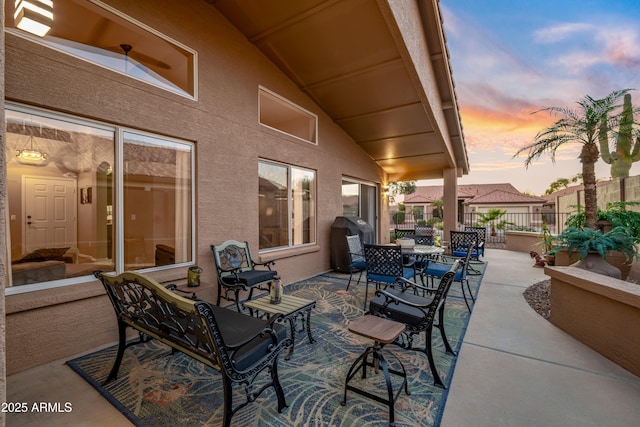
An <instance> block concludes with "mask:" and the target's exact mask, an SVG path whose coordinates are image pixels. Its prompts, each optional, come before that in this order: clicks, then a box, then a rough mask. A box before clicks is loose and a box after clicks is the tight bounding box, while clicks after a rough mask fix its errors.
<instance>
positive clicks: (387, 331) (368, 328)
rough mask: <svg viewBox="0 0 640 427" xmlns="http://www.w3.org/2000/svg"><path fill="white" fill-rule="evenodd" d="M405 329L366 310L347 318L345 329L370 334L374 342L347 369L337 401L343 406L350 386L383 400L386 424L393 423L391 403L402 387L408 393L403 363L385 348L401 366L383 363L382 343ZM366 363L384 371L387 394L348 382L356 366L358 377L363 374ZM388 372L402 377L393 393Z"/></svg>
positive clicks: (391, 340)
mask: <svg viewBox="0 0 640 427" xmlns="http://www.w3.org/2000/svg"><path fill="white" fill-rule="evenodd" d="M404 330H405V325H404V324H402V323H398V322H394V321H393V320H389V319H385V318H383V317H378V316H374V315H371V314H367V315H365V316H363V317H361V318H359V319H358V320H356V321H354V322H351V324H350V325H349V331H351V332H353V333H354V334H357V335H360V336H363V337H366V338H370V339H372V340H373V341H374V344H373V345H372V346H370V347H367V349H366V350H365V352H364V353H362V354H361V355H360V357H358V358H357V359H356V361H355V362H353V364H352V365H351V368H349V372H348V373H347V378H346V380H345V383H344V399H343V400H342V402H340V404H341V405H342V406H345V405H346V404H347V390H351V391H353V392H356V393H358V394H360V395H362V396H365V397H368V398H370V399H373V400H375V401H377V402H380V403H384V404H386V405H388V406H389V425H391V426H394V425H395V411H394V404H395V401H396V400H398V396H400V393H401V392H402V389H403V388H404V391H405V393H406V394H407V396H408V395H409V394H410V393H409V386H408V384H407V372H406V371H405V369H404V365H403V364H402V362H401V361H400V359H398V357H397V356H396V355H395V354H393V353H392V352H390V351H387V353H388V354H390V355H392V356H393V357H394V358H395V359H396V360H397V361H398V363H399V364H400V368H401V370H395V369H390V368H389V366H388V365H387V361H386V359H385V357H384V355H383V353H382V347H384V345H385V344H390V343H392V342H394V341H395V340H396V338H398V336H399V335H400V334H401V333H403V332H404ZM370 354H371V355H372V360H371V361H370V362H369V361H368V360H367V359H368V357H369V355H370ZM367 366H371V367H373V368H374V372H375V373H377V372H378V369H379V368H382V372H383V374H384V379H385V382H386V386H387V396H388V397H387V398H386V399H385V398H383V397H380V396H378V395H376V394H372V393H370V392H368V391H366V390H364V389H362V388H358V387H355V386H353V385H349V382H350V381H351V380H352V379H353V377H354V376H355V375H356V374H357V373H358V371H359V370H360V369H362V379H365V378H366V377H367ZM391 374H394V375H397V376H399V377H402V378H403V381H402V385H401V386H400V387H398V391H397V393H396V394H395V396H394V394H393V386H392V384H391Z"/></svg>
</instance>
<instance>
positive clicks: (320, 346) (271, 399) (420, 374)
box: [67, 264, 486, 427]
mask: <svg viewBox="0 0 640 427" xmlns="http://www.w3.org/2000/svg"><path fill="white" fill-rule="evenodd" d="M476 267H480V269H481V270H482V271H484V268H486V264H484V265H479V266H478V265H476ZM348 278H349V276H348V275H346V274H340V273H327V274H322V275H319V276H316V277H313V278H311V279H309V280H304V281H301V282H298V283H294V284H290V285H288V286H286V288H285V292H286V293H290V294H292V295H296V296H298V297H301V298H307V299H312V300H316V301H317V304H316V307H315V309H314V310H313V312H312V315H311V328H312V334H313V337H314V338H315V340H316V342H315V343H314V344H309V341H308V338H307V336H306V333H301V334H299V335H297V339H296V347H295V351H294V353H293V356H292V357H291V360H288V361H287V360H284V357H283V356H281V357H280V358H279V361H278V373H279V377H280V381H281V383H282V386H283V388H284V392H285V396H286V399H287V404H288V408H286V409H285V410H284V411H283V413H278V411H277V403H276V397H275V395H274V392H273V389H270V390H268V391H266V392H265V393H263V395H262V396H261V397H260V398H259V399H258V401H257V402H254V403H252V404H250V405H248V406H247V407H245V408H243V409H241V410H240V411H239V412H238V413H236V414H235V415H234V416H233V418H232V425H234V426H242V427H247V426H283V427H285V426H286V427H291V426H353V427H360V426H364V425H366V426H382V425H388V422H389V421H388V417H389V411H388V407H387V406H386V405H384V404H381V403H377V402H375V401H373V400H371V399H368V398H366V397H363V396H360V395H358V394H356V393H353V392H351V391H350V392H348V395H347V404H346V406H342V405H341V404H340V402H341V401H342V399H343V396H344V381H345V377H346V374H347V371H348V369H349V367H350V366H351V364H352V363H353V361H354V360H355V359H356V358H357V357H358V356H359V355H360V354H361V353H362V352H363V351H364V349H365V348H366V347H368V346H369V345H371V344H372V343H371V341H368V340H367V339H365V338H363V337H360V336H357V335H355V334H352V333H350V332H349V331H348V330H347V325H348V324H349V322H351V321H353V320H355V319H357V318H359V317H361V316H362V315H363V310H362V305H363V299H364V288H365V286H364V281H365V279H364V277H363V279H362V281H361V283H360V285H358V286H356V285H355V282H353V283H352V284H351V287H350V289H349V292H346V291H345V288H346V285H347V280H348ZM469 278H470V282H471V288H472V289H473V291H474V295H475V294H476V293H477V291H478V287H479V286H480V282H481V280H482V275H475V276H469ZM369 292H370V295H371V292H372V291H371V289H370V290H369ZM445 313H446V319H445V328H446V331H447V335H448V337H449V341H450V343H451V346H452V347H453V348H454V350H456V352H457V351H458V349H459V347H460V345H461V342H462V338H463V336H464V333H465V330H466V326H467V322H468V319H469V312H468V311H467V308H466V306H465V304H464V300H463V299H462V294H461V291H460V284H459V283H454V284H453V285H452V287H451V291H450V293H449V297H448V298H447V302H446V309H445ZM114 325H115V324H114ZM433 337H434V339H433V343H434V351H433V353H434V358H435V361H436V365H437V367H438V369H439V370H440V375H441V377H442V380H443V381H444V383H445V384H447V385H449V384H450V382H451V376H452V374H453V370H454V367H455V362H456V357H455V356H451V355H448V354H446V353H445V351H444V346H443V343H442V340H441V337H440V333H439V332H438V331H437V330H434V333H433ZM116 349H117V346H113V347H109V348H107V349H104V350H101V351H98V352H95V353H92V354H89V355H86V356H83V357H80V358H77V359H74V360H71V361H69V362H67V363H68V365H69V366H70V367H71V368H72V369H73V370H74V371H76V372H77V373H78V374H79V375H81V376H82V377H83V378H84V379H85V380H86V381H87V382H89V383H90V384H91V385H92V386H93V387H95V388H96V389H97V390H98V391H99V392H100V393H101V394H102V395H103V396H104V397H105V398H107V399H108V400H109V402H111V403H112V404H113V405H114V406H115V407H116V408H117V409H118V410H119V411H121V412H122V413H123V414H124V415H125V416H126V417H127V418H128V419H129V420H131V422H132V423H133V424H135V425H136V426H172V427H176V426H218V425H221V424H222V398H223V395H222V387H221V385H222V380H221V377H220V374H219V373H218V372H217V371H215V370H213V369H211V368H209V367H207V366H205V365H203V364H202V363H200V362H197V361H195V360H194V359H192V358H191V357H189V356H185V355H184V354H181V353H176V354H174V355H172V354H171V351H170V349H169V347H167V346H165V345H164V344H162V343H159V342H157V341H150V342H148V343H145V344H140V345H135V346H131V347H129V348H128V349H127V350H126V351H125V356H124V359H123V362H122V365H121V367H120V372H119V376H118V379H117V380H115V381H111V382H110V383H109V384H107V385H106V386H102V385H101V384H102V382H103V381H104V380H105V378H106V377H107V374H108V373H109V370H110V369H111V366H112V364H113V360H114V358H115V353H116ZM387 350H389V351H391V352H393V353H394V354H395V355H396V356H398V358H399V359H400V360H401V361H402V363H403V364H404V366H405V368H406V370H407V377H408V381H409V392H410V393H411V395H410V396H407V395H406V394H404V392H402V393H401V394H400V396H399V398H398V400H397V402H396V404H395V418H396V425H397V426H438V425H439V423H440V418H441V416H442V410H443V409H444V404H445V401H446V397H447V390H443V389H440V388H438V387H435V386H433V379H432V377H431V374H430V369H429V366H428V362H427V357H426V355H425V354H424V353H421V352H416V351H409V350H403V349H401V348H398V347H396V346H392V345H388V346H386V347H385V351H387ZM387 361H388V362H389V363H390V364H391V365H392V366H393V357H387ZM259 378H260V377H259ZM262 378H263V379H266V374H265V373H264V372H263V375H262ZM356 380H358V381H360V379H359V376H356V378H354V380H352V383H353V382H354V381H356ZM366 381H368V382H371V384H368V386H367V389H369V387H371V388H370V389H371V390H374V391H375V390H378V391H380V392H381V396H382V397H385V396H384V395H383V394H382V393H383V390H385V387H384V379H383V376H382V374H381V373H380V374H377V375H368V378H367V380H366ZM397 387H398V384H397V383H395V385H394V390H396V389H397ZM236 399H238V400H236ZM244 399H245V396H244V393H243V391H242V390H235V394H234V401H235V402H241V401H243V400H244Z"/></svg>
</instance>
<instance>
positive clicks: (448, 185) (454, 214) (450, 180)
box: [442, 168, 458, 241]
mask: <svg viewBox="0 0 640 427" xmlns="http://www.w3.org/2000/svg"><path fill="white" fill-rule="evenodd" d="M442 173H443V177H444V185H443V188H442V207H443V210H444V218H443V228H444V230H443V232H444V234H443V240H446V241H448V240H449V236H450V235H451V233H450V232H451V230H457V229H458V170H457V169H456V168H450V169H444V170H443V171H442Z"/></svg>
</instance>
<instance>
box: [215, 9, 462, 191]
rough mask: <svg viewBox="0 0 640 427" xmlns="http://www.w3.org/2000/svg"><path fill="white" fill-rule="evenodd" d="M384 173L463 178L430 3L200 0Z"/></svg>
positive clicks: (446, 68) (438, 23)
mask: <svg viewBox="0 0 640 427" xmlns="http://www.w3.org/2000/svg"><path fill="white" fill-rule="evenodd" d="M205 1H207V2H208V3H210V4H212V5H213V6H215V7H216V9H217V10H219V11H220V12H221V13H222V14H223V15H224V16H225V17H226V18H227V19H228V20H229V21H230V22H231V23H232V24H233V25H234V26H235V27H236V28H238V30H239V31H241V32H242V33H243V34H244V35H245V36H246V37H247V39H248V40H249V41H250V42H251V43H253V44H254V45H255V46H256V47H257V48H258V49H260V50H261V51H262V52H263V53H264V54H265V55H266V56H267V57H268V58H269V59H270V60H271V61H272V62H273V63H274V64H276V65H277V66H278V67H279V68H280V69H281V70H282V72H283V73H285V74H286V75H287V76H288V77H289V78H290V79H291V80H292V81H293V82H295V84H297V85H298V87H300V89H301V90H302V91H304V92H305V93H307V94H308V95H309V96H310V97H311V98H312V99H313V100H314V101H315V102H316V103H317V104H318V105H319V106H320V107H321V108H322V109H323V110H324V111H325V112H326V113H327V114H328V115H329V116H330V117H331V118H332V119H333V120H334V121H335V122H336V123H337V124H338V125H340V126H341V127H342V128H343V129H344V130H345V131H346V132H347V133H348V134H349V135H350V136H351V137H352V138H353V140H354V141H355V142H356V143H357V144H358V145H359V146H360V147H362V149H363V150H365V151H366V152H367V153H368V154H369V155H370V156H371V157H372V158H373V159H374V160H375V161H376V162H377V163H378V164H379V165H380V167H382V168H383V169H384V170H385V171H386V172H387V174H388V175H389V181H392V182H393V181H407V180H415V179H431V178H442V177H443V171H444V170H445V169H453V168H455V169H456V170H457V176H458V177H460V176H462V175H465V174H468V173H469V161H468V157H467V150H466V145H465V141H464V135H463V132H462V125H461V122H460V114H459V111H458V105H457V100H456V94H455V89H454V83H453V78H452V73H451V68H450V65H449V57H448V52H447V47H446V41H445V36H444V32H443V28H442V19H441V15H440V9H439V4H438V0H408V1H404V0H403V1H392V0H378V1H376V0H340V1H336V0H304V1H303V0H279V1H277V2H265V1H262V0H205Z"/></svg>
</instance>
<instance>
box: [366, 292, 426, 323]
mask: <svg viewBox="0 0 640 427" xmlns="http://www.w3.org/2000/svg"><path fill="white" fill-rule="evenodd" d="M387 292H388V293H390V294H391V295H394V296H398V297H399V298H402V299H403V300H405V301H409V302H412V303H415V304H429V302H431V298H424V297H421V296H418V295H414V294H412V293H407V292H402V291H400V290H397V289H387ZM384 302H385V297H384V296H383V295H379V296H375V297H373V298H372V299H371V301H370V302H369V311H370V312H371V314H376V313H378V312H379V311H380V310H381V309H382V306H383V304H384ZM386 312H388V313H389V319H391V320H395V321H396V322H400V323H404V324H406V325H412V326H416V325H419V324H420V323H421V322H422V321H423V319H424V316H425V313H424V312H423V311H421V310H420V309H418V308H416V307H411V306H408V305H405V304H395V303H390V304H389V305H388V306H387V309H386Z"/></svg>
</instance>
